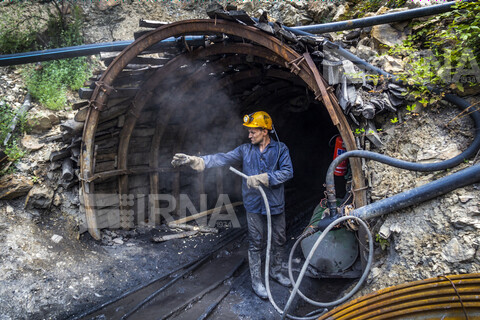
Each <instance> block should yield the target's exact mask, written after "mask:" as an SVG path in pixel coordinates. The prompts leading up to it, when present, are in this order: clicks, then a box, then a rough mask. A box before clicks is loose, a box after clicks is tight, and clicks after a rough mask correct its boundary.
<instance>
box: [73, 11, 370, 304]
mask: <svg viewBox="0 0 480 320" xmlns="http://www.w3.org/2000/svg"><path fill="white" fill-rule="evenodd" d="M182 34H202V35H205V34H207V35H208V36H206V37H208V39H209V40H208V41H201V42H195V43H193V42H190V43H187V41H186V40H185V39H183V40H182V41H180V42H178V43H177V46H176V47H173V48H172V47H169V48H160V49H158V50H157V49H153V47H155V44H158V42H159V41H161V40H163V39H166V38H168V37H170V36H179V35H182ZM205 39H207V38H204V40H205ZM207 42H209V43H208V44H207ZM202 43H203V44H202ZM152 44H153V46H152ZM300 51H301V50H300ZM301 52H302V51H301ZM315 59H317V60H315ZM314 60H315V61H314ZM104 61H107V65H108V68H107V69H106V70H105V71H104V72H103V73H102V75H100V76H99V77H98V78H96V79H94V80H95V81H94V82H93V83H92V86H91V87H90V90H91V91H87V92H90V96H89V97H88V98H89V99H90V102H89V103H88V106H87V107H86V108H84V109H82V110H81V112H83V113H84V114H85V118H86V121H85V126H84V131H83V136H82V143H83V144H82V151H81V161H80V174H81V176H82V177H83V179H82V189H81V191H82V193H83V199H84V204H85V205H84V207H85V214H86V218H87V224H88V227H89V229H88V231H89V232H90V234H91V235H92V236H93V238H95V239H97V240H98V239H100V238H101V233H100V230H101V229H103V228H114V229H115V228H125V229H129V228H136V227H137V226H145V225H149V226H154V227H157V226H159V225H161V224H164V223H165V222H168V221H169V219H170V220H173V219H175V220H178V219H179V218H183V217H186V216H188V215H192V214H195V213H197V212H199V211H201V212H205V211H208V209H211V208H214V207H218V206H219V205H225V204H229V203H233V204H235V203H237V204H238V203H239V202H240V201H242V195H241V187H242V181H241V178H240V177H238V176H236V175H234V174H233V173H232V172H230V171H229V170H228V167H219V168H211V169H206V170H204V171H202V172H197V171H195V170H192V169H191V168H190V167H188V166H182V167H178V168H174V167H173V166H172V165H171V161H172V157H173V155H174V154H176V153H184V154H188V155H193V156H200V155H208V154H214V153H219V152H220V153H224V152H228V151H231V150H233V149H234V148H236V147H237V146H239V145H241V144H243V143H250V141H249V139H248V133H247V129H246V128H245V127H244V126H243V125H242V119H243V116H244V115H248V114H251V113H252V112H255V111H259V110H262V111H266V112H268V113H269V114H270V115H271V117H272V119H273V123H274V125H275V131H276V132H277V134H278V137H279V140H280V141H281V142H283V143H285V144H286V145H287V147H288V148H289V152H290V156H291V159H292V163H293V171H294V177H293V179H291V180H290V181H288V182H287V183H286V184H285V200H286V201H285V205H286V210H285V212H286V220H287V238H288V239H289V240H290V239H294V238H296V237H297V236H298V235H299V234H300V233H301V232H302V230H303V228H305V227H306V226H307V225H308V223H309V221H310V218H311V217H312V214H313V211H314V208H315V207H316V205H317V204H319V202H320V200H321V199H322V198H324V190H325V189H324V183H325V175H326V171H327V168H328V166H329V164H330V162H331V160H332V158H333V146H332V144H333V143H332V137H334V136H335V135H338V134H340V135H341V136H342V138H344V141H345V145H346V149H348V150H351V149H355V140H354V137H353V135H352V132H351V130H350V126H349V125H348V122H347V120H346V119H345V116H344V115H343V112H342V110H341V109H340V107H339V106H338V102H337V101H336V98H335V95H334V93H333V91H331V90H327V87H328V84H327V83H326V81H325V80H324V79H323V78H322V76H321V74H320V72H319V70H318V69H317V66H318V65H319V62H318V57H317V58H312V56H310V54H309V53H308V52H305V53H302V54H299V53H298V52H297V51H295V50H293V49H292V48H290V47H289V46H288V45H286V44H284V43H283V42H282V41H280V40H278V39H276V38H274V37H272V36H271V35H269V34H267V33H263V32H262V31H259V30H256V29H254V28H250V27H246V26H242V25H239V24H235V23H231V22H226V21H223V20H218V21H211V20H196V21H189V22H179V23H173V24H170V25H166V26H164V27H160V28H158V29H155V30H153V31H151V32H149V33H147V34H144V35H143V36H141V37H140V38H139V39H137V41H135V42H134V43H132V45H130V46H129V47H127V48H126V49H125V50H124V51H122V52H121V53H119V54H117V55H115V56H114V57H111V58H107V59H105V60H104ZM315 63H316V64H315ZM93 84H94V85H93ZM272 139H275V140H276V139H277V137H276V135H272ZM236 167H237V169H240V170H242V168H241V164H240V163H239V164H237V166H236ZM355 170H357V173H356V174H355ZM359 172H361V170H360V166H359V165H358V164H357V165H352V177H353V180H354V184H355V179H357V182H359V181H360V182H361V181H362V179H363V176H362V174H361V173H360V174H359ZM344 181H345V179H344V178H340V179H339V181H338V184H337V186H336V187H337V190H338V195H340V196H341V195H342V193H343V192H342V191H343V190H344V189H345V188H344V185H342V183H344ZM356 188H357V189H358V190H362V185H361V183H360V184H357V185H356ZM102 194H107V195H112V197H109V198H108V200H109V201H110V200H111V201H110V202H108V203H105V204H99V202H98V201H97V200H98V197H97V198H96V196H101V195H102ZM222 195H226V197H225V196H222ZM358 199H360V197H358V196H357V197H355V200H358ZM93 201H96V202H93ZM237 208H239V210H238V212H237V213H238V215H239V218H240V219H239V220H241V219H242V218H241V217H240V216H241V215H242V214H243V212H242V211H244V210H243V208H242V207H241V206H238V207H237ZM162 212H163V214H162ZM212 216H213V214H212ZM212 216H209V217H207V218H206V219H201V220H197V219H192V220H195V221H196V222H197V224H198V222H199V221H203V222H204V223H205V222H207V221H208V224H209V227H219V229H220V233H222V235H226V234H229V233H231V232H232V230H231V229H230V227H234V226H233V225H232V224H231V223H233V222H234V221H232V220H228V221H227V224H225V225H222V224H220V225H217V224H215V225H211V221H212V218H211V217H212ZM217 218H218V217H217ZM229 218H231V216H229ZM220 221H222V219H220ZM241 223H242V226H246V221H245V220H243V221H242V220H241ZM225 226H226V227H227V228H223V227H225ZM165 228H166V229H167V230H168V228H167V227H165ZM291 245H293V243H292V241H289V243H288V244H287V246H290V247H291ZM332 247H333V246H332ZM287 250H288V248H287ZM302 250H303V248H302ZM301 255H302V252H301V250H298V252H297V258H295V260H296V261H302V258H301ZM336 258H337V257H335V259H334V260H335V261H334V263H336V261H337V260H338V259H336ZM354 258H355V257H354ZM332 261H333V260H332ZM297 268H298V266H297ZM307 282H309V283H310V288H309V289H307V290H306V291H305V292H311V293H312V292H313V293H314V295H317V294H318V292H323V291H325V290H323V289H321V290H318V288H324V286H323V284H318V283H317V284H316V283H315V280H312V281H307ZM302 286H303V282H302ZM327 286H329V284H328V283H327ZM332 286H334V287H336V288H337V289H335V290H330V289H328V291H329V292H331V293H332V297H331V298H332V299H333V298H334V296H335V295H338V294H339V293H340V291H342V290H343V288H344V287H345V283H341V284H339V285H338V284H337V283H335V284H332ZM320 298H323V299H321V300H329V298H328V297H326V296H325V295H322V297H320Z"/></svg>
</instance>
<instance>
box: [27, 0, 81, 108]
mask: <svg viewBox="0 0 480 320" xmlns="http://www.w3.org/2000/svg"><path fill="white" fill-rule="evenodd" d="M53 4H54V7H53V9H51V10H49V11H48V20H47V31H46V32H44V33H42V34H41V36H40V38H41V42H42V43H44V44H45V46H46V47H48V48H57V47H66V46H75V45H80V44H82V43H83V38H82V33H81V26H82V17H81V14H80V8H79V7H78V6H76V5H75V6H73V8H71V14H70V15H69V16H67V15H66V14H65V12H66V11H67V10H66V7H67V6H68V5H69V3H67V2H66V1H60V2H57V1H53ZM23 74H24V75H25V78H26V82H27V88H28V90H29V91H30V93H31V94H32V96H33V97H34V98H36V99H37V100H38V101H39V102H40V103H42V104H43V105H45V106H46V107H47V108H49V109H53V110H58V109H61V108H62V107H63V106H64V105H65V103H66V100H67V90H68V89H72V90H78V89H79V88H80V87H81V86H82V85H83V83H84V82H85V80H87V79H88V77H89V75H90V68H89V65H88V63H87V58H85V57H79V58H71V59H63V60H56V61H48V62H44V63H42V64H41V66H35V67H34V66H29V67H27V68H26V69H24V71H23Z"/></svg>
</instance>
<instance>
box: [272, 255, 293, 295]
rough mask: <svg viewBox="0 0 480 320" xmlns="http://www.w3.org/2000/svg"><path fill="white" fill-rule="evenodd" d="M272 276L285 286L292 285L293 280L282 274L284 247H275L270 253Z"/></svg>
mask: <svg viewBox="0 0 480 320" xmlns="http://www.w3.org/2000/svg"><path fill="white" fill-rule="evenodd" d="M270 278H272V279H273V280H275V281H277V282H278V283H280V284H281V285H282V286H284V287H291V286H292V282H291V281H290V279H289V278H287V277H285V276H284V275H283V274H282V248H281V247H274V248H273V249H272V254H271V255H270Z"/></svg>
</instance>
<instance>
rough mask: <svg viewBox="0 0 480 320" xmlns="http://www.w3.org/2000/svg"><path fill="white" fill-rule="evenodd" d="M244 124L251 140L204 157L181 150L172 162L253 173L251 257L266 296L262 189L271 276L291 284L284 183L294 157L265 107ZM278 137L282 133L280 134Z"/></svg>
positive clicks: (248, 188)
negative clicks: (285, 270)
mask: <svg viewBox="0 0 480 320" xmlns="http://www.w3.org/2000/svg"><path fill="white" fill-rule="evenodd" d="M243 125H244V126H245V127H247V128H248V138H249V139H250V141H251V143H245V144H242V145H240V146H239V147H237V148H235V149H234V150H232V151H230V152H227V153H217V154H212V155H206V156H201V157H195V156H189V155H186V154H182V153H177V154H175V156H174V157H173V161H172V165H173V166H181V165H189V166H190V167H191V168H192V169H194V170H196V171H202V170H204V169H205V168H213V167H220V166H227V165H239V164H242V165H243V172H244V173H245V174H246V175H248V176H249V178H248V179H247V180H245V179H243V182H242V196H243V204H244V206H245V209H246V212H247V223H248V233H249V247H248V259H249V265H250V274H251V277H252V287H253V290H254V291H255V293H256V294H257V295H258V296H259V297H260V298H262V299H267V298H268V296H267V291H266V289H265V286H264V285H263V283H262V277H261V275H262V272H261V264H262V262H261V253H262V249H263V248H264V246H265V244H266V238H267V233H266V225H267V216H266V209H265V204H264V202H263V199H262V196H261V194H260V191H259V190H258V189H257V188H256V187H258V186H260V185H262V187H263V189H264V191H265V193H266V195H267V199H268V203H269V205H270V212H271V215H272V257H271V265H270V277H271V278H273V279H274V280H276V281H277V282H279V283H280V284H282V285H283V286H286V287H289V286H291V282H290V279H288V278H287V277H285V276H284V275H283V274H282V273H281V266H282V257H283V253H284V244H285V241H286V236H285V196H284V186H283V184H284V183H285V182H286V181H287V180H289V179H291V178H292V177H293V168H292V160H291V159H290V154H289V151H288V148H287V146H286V145H285V144H284V143H282V142H279V141H275V140H274V139H273V138H271V137H270V134H272V133H274V127H273V123H272V118H271V117H270V116H269V115H268V113H266V112H264V111H258V112H255V113H252V114H250V115H245V117H244V118H243ZM277 140H278V137H277Z"/></svg>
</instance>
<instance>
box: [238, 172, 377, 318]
mask: <svg viewBox="0 0 480 320" xmlns="http://www.w3.org/2000/svg"><path fill="white" fill-rule="evenodd" d="M230 171H232V172H233V173H235V174H237V175H239V176H241V177H242V178H245V179H248V176H247V175H246V174H244V173H242V172H240V171H238V170H237V169H235V168H233V167H230ZM257 189H258V191H259V192H260V194H261V195H262V198H263V202H264V203H265V209H266V212H267V230H268V236H267V249H266V251H267V252H266V258H265V287H266V290H267V295H268V300H269V301H270V303H271V304H272V305H273V307H274V308H275V310H277V312H278V313H280V314H281V315H282V319H285V318H289V319H295V320H313V319H316V318H317V317H318V316H319V315H318V314H316V315H313V316H310V317H297V316H293V315H290V314H288V309H289V308H290V306H291V304H292V301H293V299H294V298H295V295H296V294H297V292H298V293H299V294H300V296H301V297H302V298H303V299H304V300H306V301H307V302H310V303H311V304H313V305H316V306H320V307H325V306H333V305H337V304H340V303H342V302H344V301H345V300H347V299H349V298H350V297H351V296H352V295H353V294H354V293H355V292H356V291H357V290H358V289H359V288H360V286H361V285H362V284H363V282H364V281H365V279H366V277H367V275H368V272H369V271H370V267H371V265H372V262H373V238H372V234H371V232H370V230H369V229H368V226H367V225H366V223H365V222H363V221H362V220H361V219H360V218H358V217H341V218H338V219H337V220H335V221H334V222H333V223H331V224H330V225H329V226H328V227H327V228H326V229H325V231H324V232H323V233H322V235H321V236H320V237H319V238H318V239H317V241H316V242H315V244H314V246H313V248H312V250H311V251H310V253H309V255H308V257H307V258H306V260H305V263H304V264H303V267H302V270H301V272H300V275H299V276H298V278H297V282H295V281H294V279H293V274H292V270H291V260H292V256H293V253H294V250H295V248H296V247H297V245H298V243H299V242H300V240H301V239H303V238H304V237H306V236H308V235H310V234H308V233H304V234H303V235H302V236H301V237H300V238H299V240H297V242H295V245H294V246H293V248H292V250H291V252H290V258H289V266H288V272H289V276H290V280H291V281H292V283H293V284H294V288H293V291H292V292H291V294H290V297H289V299H288V301H287V304H286V305H285V308H284V310H282V309H280V307H278V305H277V304H276V302H275V300H274V299H273V296H272V293H271V291H270V277H269V270H270V250H271V245H272V218H271V213H270V205H269V203H268V199H267V196H266V194H265V191H264V190H263V188H262V187H261V186H258V187H257ZM349 219H355V220H357V221H358V222H360V224H361V225H362V226H363V227H364V228H365V229H366V230H367V233H368V239H369V255H368V263H367V266H366V268H365V271H364V272H363V275H362V277H361V279H360V281H359V282H358V283H357V285H356V286H355V287H354V288H353V289H352V290H351V291H350V292H349V293H348V294H347V295H346V296H344V297H343V298H341V299H338V300H335V301H332V302H328V303H322V302H317V301H314V300H311V299H309V298H308V297H306V296H305V295H304V294H303V293H302V292H301V291H300V290H299V287H300V284H301V282H302V280H303V277H304V276H305V272H306V270H307V267H308V265H309V263H310V260H311V259H312V257H313V254H314V253H315V250H316V249H317V247H318V246H319V245H320V243H321V241H322V240H323V239H324V238H325V236H326V235H327V233H328V231H330V230H331V229H332V228H333V227H334V226H335V225H337V224H338V223H340V222H343V221H345V220H349ZM322 311H323V312H325V311H326V310H322Z"/></svg>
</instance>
